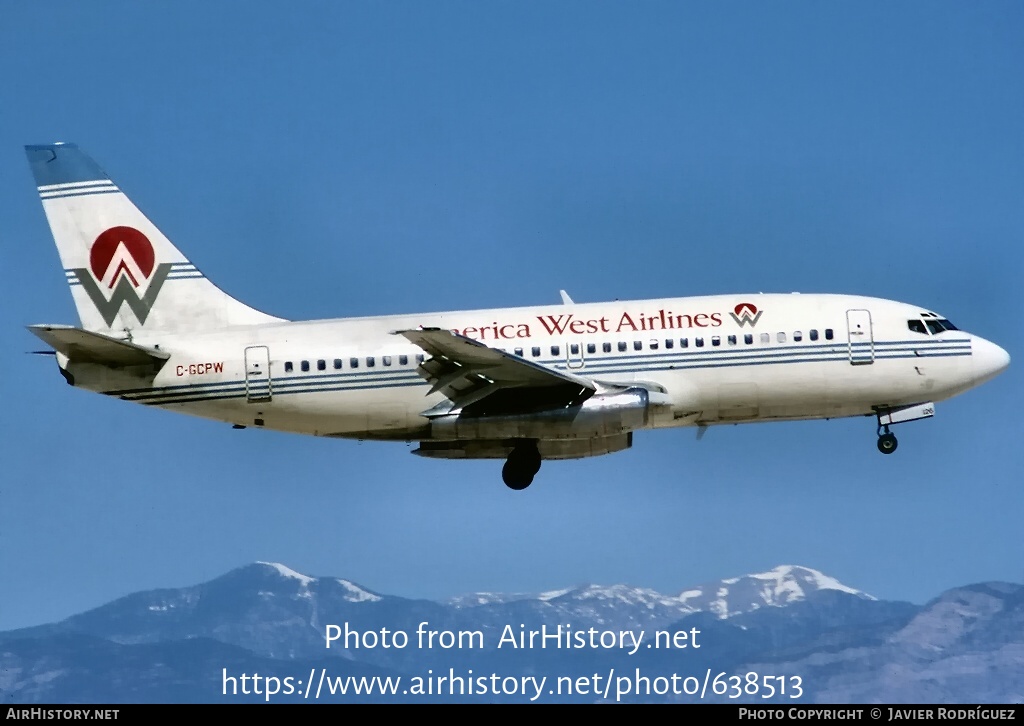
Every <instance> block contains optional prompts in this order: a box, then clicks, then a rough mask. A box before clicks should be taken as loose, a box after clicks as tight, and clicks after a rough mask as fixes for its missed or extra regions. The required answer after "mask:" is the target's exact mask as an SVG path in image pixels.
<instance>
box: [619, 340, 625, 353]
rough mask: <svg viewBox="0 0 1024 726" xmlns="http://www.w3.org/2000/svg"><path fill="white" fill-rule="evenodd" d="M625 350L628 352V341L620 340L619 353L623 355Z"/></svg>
mask: <svg viewBox="0 0 1024 726" xmlns="http://www.w3.org/2000/svg"><path fill="white" fill-rule="evenodd" d="M625 350H626V341H624V340H620V341H619V352H620V353H623V352H625Z"/></svg>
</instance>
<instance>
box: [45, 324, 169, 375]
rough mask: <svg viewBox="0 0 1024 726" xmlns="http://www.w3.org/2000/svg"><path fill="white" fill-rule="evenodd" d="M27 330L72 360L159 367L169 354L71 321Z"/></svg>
mask: <svg viewBox="0 0 1024 726" xmlns="http://www.w3.org/2000/svg"><path fill="white" fill-rule="evenodd" d="M28 330H29V332H31V333H32V334H33V335H35V336H36V337H37V338H39V339H40V340H42V341H43V342H44V343H46V344H47V345H49V346H50V347H51V348H53V349H54V350H56V351H57V352H58V353H62V354H64V355H66V356H67V357H68V358H69V359H70V360H72V361H74V362H80V363H98V364H100V365H105V366H109V367H111V368H124V367H127V366H139V365H153V366H156V367H158V368H159V367H160V366H162V365H163V364H164V362H165V361H166V360H167V359H168V358H170V357H171V356H170V353H165V352H164V351H162V350H154V349H152V348H144V347H143V346H141V345H135V344H134V343H129V342H127V341H124V340H117V339H116V338H111V337H110V336H107V335H102V334H100V333H93V332H91V331H89V330H83V329H81V328H74V327H71V326H70V325H29V326H28Z"/></svg>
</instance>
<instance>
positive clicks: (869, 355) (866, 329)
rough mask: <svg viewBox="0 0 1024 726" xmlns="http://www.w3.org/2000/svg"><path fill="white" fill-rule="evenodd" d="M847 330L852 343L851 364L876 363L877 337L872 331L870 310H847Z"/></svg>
mask: <svg viewBox="0 0 1024 726" xmlns="http://www.w3.org/2000/svg"><path fill="white" fill-rule="evenodd" d="M846 329H847V333H848V336H849V341H850V364H851V365H855V366H857V365H865V364H867V363H874V362H875V336H874V333H873V332H872V330H871V312H870V311H869V310H847V311H846Z"/></svg>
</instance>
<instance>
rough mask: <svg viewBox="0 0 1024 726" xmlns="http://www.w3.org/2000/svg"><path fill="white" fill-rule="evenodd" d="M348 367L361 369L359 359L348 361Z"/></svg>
mask: <svg viewBox="0 0 1024 726" xmlns="http://www.w3.org/2000/svg"><path fill="white" fill-rule="evenodd" d="M348 367H349V368H358V367H359V359H358V358H349V359H348Z"/></svg>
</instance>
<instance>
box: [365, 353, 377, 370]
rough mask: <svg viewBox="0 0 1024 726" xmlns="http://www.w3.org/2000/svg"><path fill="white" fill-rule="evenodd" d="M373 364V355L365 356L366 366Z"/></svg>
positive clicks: (370, 366)
mask: <svg viewBox="0 0 1024 726" xmlns="http://www.w3.org/2000/svg"><path fill="white" fill-rule="evenodd" d="M374 365H376V361H374V359H373V356H372V355H368V356H366V367H367V368H373V366H374Z"/></svg>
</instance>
